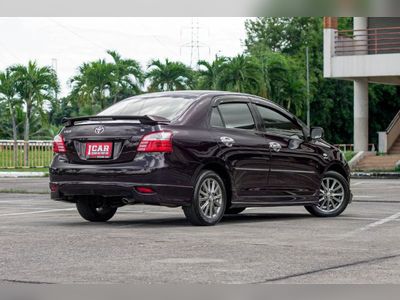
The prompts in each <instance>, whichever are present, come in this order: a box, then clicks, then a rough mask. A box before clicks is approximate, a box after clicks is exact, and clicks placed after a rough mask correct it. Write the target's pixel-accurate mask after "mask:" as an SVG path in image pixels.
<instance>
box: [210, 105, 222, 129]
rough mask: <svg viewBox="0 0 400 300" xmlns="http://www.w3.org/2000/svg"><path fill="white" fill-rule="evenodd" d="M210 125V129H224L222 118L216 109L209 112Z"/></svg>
mask: <svg viewBox="0 0 400 300" xmlns="http://www.w3.org/2000/svg"><path fill="white" fill-rule="evenodd" d="M210 125H211V126H212V127H225V126H224V122H222V118H221V115H220V113H219V111H218V108H216V107H213V109H212V111H211V119H210Z"/></svg>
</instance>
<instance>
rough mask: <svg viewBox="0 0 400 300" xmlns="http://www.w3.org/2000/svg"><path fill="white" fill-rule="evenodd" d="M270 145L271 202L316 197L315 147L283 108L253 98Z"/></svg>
mask: <svg viewBox="0 0 400 300" xmlns="http://www.w3.org/2000/svg"><path fill="white" fill-rule="evenodd" d="M253 106H254V108H255V109H256V111H257V112H258V114H259V118H260V121H261V122H262V126H263V127H264V131H265V133H264V137H265V143H266V145H267V146H268V147H269V149H270V153H271V160H270V172H269V177H268V188H267V193H268V195H269V200H270V201H274V202H279V201H282V202H288V201H289V202H308V201H315V197H316V196H317V195H318V191H319V187H320V182H321V174H322V171H323V170H322V167H321V163H320V159H321V158H320V157H319V155H318V154H317V153H318V152H317V151H316V148H315V147H314V146H313V145H312V144H310V143H308V142H307V137H306V136H305V132H304V130H303V127H302V126H300V124H299V123H298V122H297V121H296V119H295V117H294V116H291V115H290V114H288V113H287V112H285V111H284V110H283V109H281V108H279V107H275V106H269V105H265V104H263V103H262V102H261V101H254V104H253Z"/></svg>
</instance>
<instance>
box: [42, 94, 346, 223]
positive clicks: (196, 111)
mask: <svg viewBox="0 0 400 300" xmlns="http://www.w3.org/2000/svg"><path fill="white" fill-rule="evenodd" d="M64 125H65V127H64V128H63V129H62V130H61V132H60V134H59V135H57V136H56V137H55V138H54V152H55V153H56V155H55V156H54V160H53V162H52V165H51V168H50V189H51V198H52V199H54V200H61V201H68V202H73V203H76V206H77V208H78V212H79V213H80V215H81V216H82V217H83V218H84V219H86V220H89V221H92V222H96V221H107V220H109V219H110V218H111V217H112V216H113V215H114V214H115V212H116V210H117V208H118V207H120V206H123V205H127V204H137V203H144V204H154V205H164V206H170V207H176V206H181V207H182V208H183V211H184V213H185V215H186V217H187V218H188V220H189V221H190V222H191V223H192V224H194V225H214V224H216V223H218V222H219V221H220V220H221V218H222V217H223V215H224V214H237V213H240V212H242V211H243V210H244V209H245V208H246V207H254V206H281V205H303V206H305V208H306V209H307V210H308V211H309V212H310V213H311V214H313V215H315V216H319V217H334V216H337V215H339V214H341V213H342V212H343V211H344V210H345V208H346V206H347V205H348V204H349V203H350V202H351V198H352V196H351V192H350V189H349V167H348V165H347V163H346V161H345V159H344V158H343V155H342V153H341V152H340V151H339V150H338V149H337V148H335V147H333V146H332V145H330V144H328V143H327V142H325V141H324V140H323V139H322V135H323V130H322V129H321V128H318V127H315V128H311V131H310V130H309V129H308V128H307V127H306V126H305V125H304V124H303V123H302V122H301V121H300V120H299V119H297V118H296V117H295V116H293V115H292V114H290V113H289V112H287V111H286V110H285V109H283V108H281V107H280V106H278V105H276V104H274V103H273V102H270V101H268V100H265V99H263V98H259V97H256V96H252V95H245V94H237V93H228V92H218V91H181V92H165V93H154V94H145V95H141V96H136V97H132V98H129V99H126V100H124V101H121V102H119V103H117V104H115V105H113V106H111V107H109V108H108V109H106V110H104V111H103V112H101V113H100V114H98V115H97V116H90V117H79V118H72V119H65V120H64Z"/></svg>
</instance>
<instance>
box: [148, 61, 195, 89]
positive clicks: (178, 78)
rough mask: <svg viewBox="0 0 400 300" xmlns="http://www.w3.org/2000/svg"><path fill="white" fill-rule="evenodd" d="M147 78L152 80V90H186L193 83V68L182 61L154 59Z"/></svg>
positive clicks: (150, 86)
mask: <svg viewBox="0 0 400 300" xmlns="http://www.w3.org/2000/svg"><path fill="white" fill-rule="evenodd" d="M148 69H149V71H148V72H147V74H146V78H147V79H148V80H149V81H150V85H149V90H150V91H173V90H185V89H188V88H189V87H190V86H191V85H192V84H191V83H192V79H193V76H194V74H193V70H192V69H191V68H189V67H188V66H186V65H185V64H183V63H181V62H174V61H170V60H168V59H166V60H165V62H164V63H163V62H161V61H160V60H158V59H156V60H152V61H151V62H150V64H149V66H148Z"/></svg>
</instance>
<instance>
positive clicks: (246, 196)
mask: <svg viewBox="0 0 400 300" xmlns="http://www.w3.org/2000/svg"><path fill="white" fill-rule="evenodd" d="M253 114H254V112H253V111H252V108H251V106H250V103H249V100H248V98H247V97H240V96H236V97H232V96H230V97H223V98H218V99H217V100H216V101H215V104H214V106H213V108H212V112H211V126H212V130H213V134H214V135H215V139H216V140H217V142H218V144H219V147H220V154H219V155H220V158H221V159H222V160H224V161H225V163H226V165H227V167H228V168H229V169H230V171H231V175H232V183H233V184H232V185H233V186H232V190H233V197H232V203H241V202H257V201H262V197H260V196H261V195H263V194H264V193H265V189H266V188H267V182H268V172H269V157H270V153H269V150H268V148H267V147H266V146H265V138H264V133H263V132H262V131H261V130H259V128H257V125H256V122H255V119H254V116H253Z"/></svg>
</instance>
